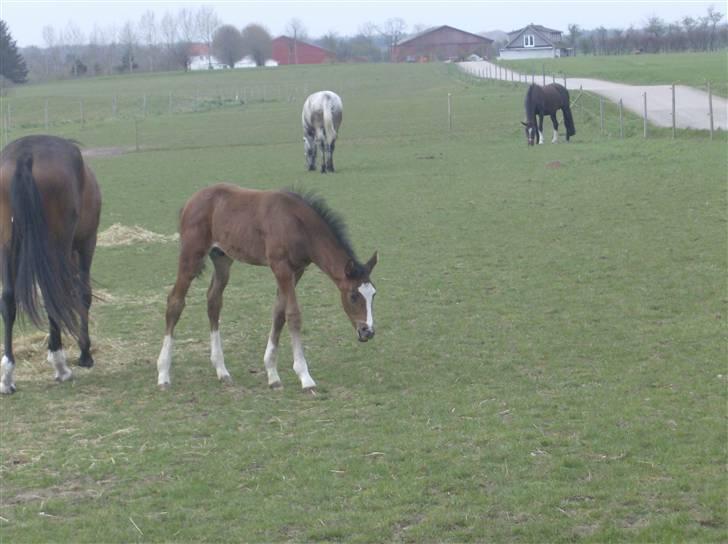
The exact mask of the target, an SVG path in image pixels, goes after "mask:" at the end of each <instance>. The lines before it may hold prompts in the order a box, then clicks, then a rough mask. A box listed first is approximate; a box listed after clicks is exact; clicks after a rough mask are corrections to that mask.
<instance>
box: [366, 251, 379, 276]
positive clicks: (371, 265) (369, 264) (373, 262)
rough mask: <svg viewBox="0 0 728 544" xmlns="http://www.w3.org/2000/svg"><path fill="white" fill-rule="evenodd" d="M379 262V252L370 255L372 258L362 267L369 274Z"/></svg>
mask: <svg viewBox="0 0 728 544" xmlns="http://www.w3.org/2000/svg"><path fill="white" fill-rule="evenodd" d="M378 260H379V252H378V251H375V252H374V255H372V258H371V259H369V260H368V261H367V264H365V265H364V266H365V267H366V269H367V270H368V271H369V273H371V271H372V269H373V268H374V267H375V266H376V265H377V261H378Z"/></svg>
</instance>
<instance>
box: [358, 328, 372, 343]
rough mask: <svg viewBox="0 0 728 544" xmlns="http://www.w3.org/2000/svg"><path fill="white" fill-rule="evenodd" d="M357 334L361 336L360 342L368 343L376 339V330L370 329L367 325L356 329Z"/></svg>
mask: <svg viewBox="0 0 728 544" xmlns="http://www.w3.org/2000/svg"><path fill="white" fill-rule="evenodd" d="M356 334H357V335H358V336H359V342H366V341H367V340H369V339H371V338H374V328H373V327H372V328H371V329H370V328H369V327H368V326H367V325H362V326H360V327H357V328H356Z"/></svg>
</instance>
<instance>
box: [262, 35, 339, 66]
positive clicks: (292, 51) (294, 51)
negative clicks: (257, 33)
mask: <svg viewBox="0 0 728 544" xmlns="http://www.w3.org/2000/svg"><path fill="white" fill-rule="evenodd" d="M272 56H273V60H275V61H276V62H277V63H278V64H323V63H325V62H332V61H333V60H334V58H335V55H334V53H332V52H331V51H329V50H328V49H324V48H323V47H319V46H318V45H313V44H311V43H306V42H304V41H301V40H294V39H293V38H289V37H288V36H278V37H277V38H276V39H274V40H273V55H272Z"/></svg>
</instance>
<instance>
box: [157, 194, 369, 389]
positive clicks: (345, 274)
mask: <svg viewBox="0 0 728 544" xmlns="http://www.w3.org/2000/svg"><path fill="white" fill-rule="evenodd" d="M179 232H180V246H181V248H180V256H179V268H178V271H177V281H176V283H175V284H174V287H173V288H172V291H171V292H170V294H169V297H168V298H167V314H166V320H167V327H166V332H165V337H164V343H163V345H162V351H161V352H160V354H159V359H158V360H157V370H158V371H159V376H158V380H157V383H158V385H159V386H160V387H163V388H164V387H167V386H169V384H170V376H169V369H170V366H171V364H172V344H173V340H172V335H173V333H174V327H175V325H176V324H177V321H178V320H179V317H180V314H181V313H182V310H183V308H184V306H185V295H186V294H187V290H188V289H189V287H190V283H191V282H192V280H193V279H194V278H195V277H196V276H197V275H199V274H200V272H201V271H202V267H203V263H204V260H205V257H206V256H207V255H208V254H209V256H210V259H211V260H212V263H213V265H214V267H215V270H214V273H213V276H212V282H211V283H210V287H209V289H208V291H207V315H208V317H209V319H210V360H211V362H212V364H213V366H214V367H215V370H216V371H217V377H218V378H219V379H220V380H222V381H225V382H229V381H231V380H230V374H229V373H228V371H227V368H225V362H224V358H223V353H222V342H221V340H220V331H219V320H220V309H221V308H222V293H223V290H224V289H225V286H226V285H227V282H228V278H229V276H230V265H231V264H232V263H233V261H234V260H237V261H241V262H244V263H248V264H253V265H259V266H269V267H270V268H271V270H272V271H273V274H274V276H275V278H276V282H277V284H278V294H277V298H276V301H275V304H274V305H273V326H272V327H271V331H270V335H269V337H268V346H267V347H266V350H265V356H264V357H263V362H264V363H265V368H266V371H267V373H268V385H269V386H270V387H272V388H277V387H281V380H280V378H279V376H278V370H277V368H276V360H277V356H276V353H277V351H278V341H279V339H280V335H281V329H282V328H283V325H284V324H285V323H286V321H287V322H288V329H289V331H290V333H291V341H292V347H293V370H294V371H295V372H296V374H297V375H298V377H299V379H300V380H301V386H302V387H303V389H304V390H315V387H316V382H314V381H313V379H312V378H311V376H310V374H309V373H308V365H307V363H306V359H305V357H304V355H303V341H302V339H301V312H300V311H299V308H298V302H297V301H296V284H297V283H298V280H300V279H301V276H302V275H303V273H304V271H305V270H306V267H307V266H308V265H309V264H310V263H314V264H316V266H318V267H319V268H320V269H321V270H323V272H324V273H326V274H327V275H328V276H329V277H330V278H331V280H332V281H333V282H334V283H335V284H336V286H337V287H338V288H339V291H340V292H341V303H342V305H343V306H344V311H345V312H346V314H347V315H348V316H349V319H350V320H351V323H352V325H353V326H354V329H355V330H356V332H357V335H358V337H359V340H360V341H361V342H366V341H367V340H369V339H370V338H372V337H373V336H374V316H373V313H372V311H373V310H372V302H373V298H374V294H375V293H376V290H375V289H374V285H372V283H371V280H370V279H369V275H370V274H371V271H372V269H373V268H374V266H375V265H376V264H377V253H376V252H375V253H374V255H373V256H372V258H371V259H369V261H368V262H367V263H366V264H361V263H360V262H359V261H358V260H357V259H356V256H355V255H354V251H353V250H352V248H351V244H350V243H349V241H348V238H347V236H346V227H345V225H344V223H343V221H342V220H341V218H340V217H339V216H338V215H337V214H336V213H335V212H333V211H332V210H331V209H330V208H329V207H328V206H327V205H326V203H325V202H324V201H323V200H322V199H321V198H320V197H317V196H315V195H312V194H298V193H294V192H290V191H254V190H249V189H241V188H240V187H237V186H235V185H230V184H225V183H222V184H218V185H213V186H212V187H208V188H206V189H202V190H201V191H198V192H197V193H195V194H194V195H193V196H192V197H191V198H190V199H189V200H188V201H187V204H185V206H184V208H183V209H182V214H181V217H180V229H179Z"/></svg>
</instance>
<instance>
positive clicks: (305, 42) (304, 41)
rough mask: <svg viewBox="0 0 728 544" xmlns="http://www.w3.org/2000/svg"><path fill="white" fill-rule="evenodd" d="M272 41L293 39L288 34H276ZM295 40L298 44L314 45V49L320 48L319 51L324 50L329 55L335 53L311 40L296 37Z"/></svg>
mask: <svg viewBox="0 0 728 544" xmlns="http://www.w3.org/2000/svg"><path fill="white" fill-rule="evenodd" d="M272 41H274V42H277V41H288V42H292V41H294V40H293V38H291V37H290V36H285V35H280V36H278V37H277V38H273V40H272ZM295 41H296V42H297V43H300V44H303V45H306V46H308V47H315V48H316V49H320V50H321V51H325V52H326V53H328V54H329V55H334V54H335V53H334V52H333V51H330V50H329V49H326V48H325V47H321V46H320V45H316V44H313V43H311V42H308V41H306V40H302V39H301V38H296V40H295Z"/></svg>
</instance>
